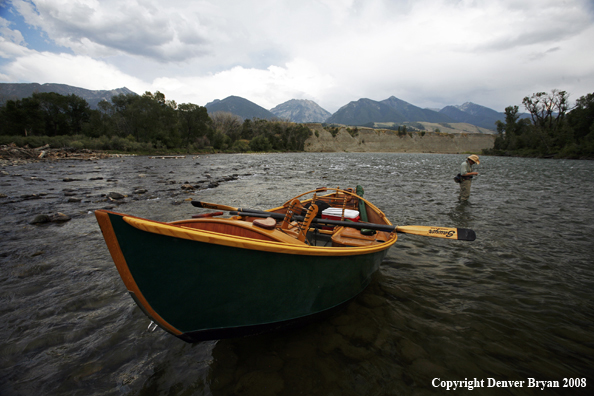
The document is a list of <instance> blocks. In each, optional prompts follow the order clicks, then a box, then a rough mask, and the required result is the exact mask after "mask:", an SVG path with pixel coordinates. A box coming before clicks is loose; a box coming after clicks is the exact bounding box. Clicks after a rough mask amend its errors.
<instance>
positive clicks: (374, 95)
mask: <svg viewBox="0 0 594 396" xmlns="http://www.w3.org/2000/svg"><path fill="white" fill-rule="evenodd" d="M13 4H14V8H15V9H16V10H18V12H20V13H21V14H22V15H23V17H24V18H25V20H26V21H27V23H29V24H30V25H32V26H35V27H37V28H38V29H40V30H41V31H43V32H44V33H45V34H46V35H47V37H49V39H51V40H53V41H54V42H55V43H56V44H58V45H61V46H65V47H67V48H69V49H70V50H71V51H72V52H73V54H74V55H68V54H58V53H56V54H51V53H45V52H41V51H35V50H34V49H33V50H31V49H27V48H25V47H23V46H22V45H23V44H22V36H20V37H19V34H20V33H19V32H17V31H15V30H10V28H9V27H8V25H7V24H6V23H4V24H2V23H1V21H0V32H1V33H2V37H0V39H2V40H0V56H3V57H5V58H6V59H9V60H11V61H10V62H9V63H8V64H7V65H4V66H0V73H1V74H2V75H3V77H2V78H3V79H5V80H9V81H35V82H42V83H43V82H63V83H67V84H71V85H78V86H81V87H84V88H92V89H97V88H98V87H101V88H104V89H112V88H117V87H121V86H127V87H128V88H130V89H133V90H135V91H137V92H138V93H142V92H144V91H145V90H151V91H154V90H157V89H159V90H161V91H162V92H164V93H165V94H166V96H167V98H168V99H174V100H176V101H177V102H179V103H181V102H192V103H196V104H201V105H202V104H205V103H207V102H209V101H212V100H214V99H217V98H218V99H222V98H225V97H227V96H229V95H238V96H242V97H245V98H246V99H249V100H252V101H254V102H255V103H258V104H259V105H261V106H263V107H266V108H271V107H274V106H276V105H277V104H279V103H281V102H283V101H285V100H289V99H292V98H307V99H312V100H314V101H316V102H318V103H319V104H320V105H321V106H322V107H324V108H326V109H327V110H329V111H336V110H337V109H338V108H339V107H341V106H342V105H344V104H346V103H348V102H349V101H352V100H357V99H359V98H361V97H368V98H371V99H375V100H382V99H385V98H387V97H389V96H391V95H394V96H397V97H399V98H400V99H403V100H406V101H408V102H411V103H413V104H415V105H418V106H422V107H425V106H427V107H442V106H445V105H448V104H461V103H462V102H465V101H473V102H475V103H479V104H482V105H485V106H489V107H492V108H494V109H496V110H499V111H502V110H503V108H504V107H506V106H508V105H511V104H518V103H519V102H520V101H521V99H522V97H523V96H526V95H530V94H531V93H532V92H536V90H544V91H549V90H551V89H553V88H559V89H564V90H567V91H569V92H571V93H572V97H574V98H577V97H579V96H581V95H584V94H586V93H588V92H592V91H593V90H594V89H593V87H594V57H593V56H592V55H591V54H592V53H594V42H593V41H592V40H591V37H593V36H594V30H593V24H592V22H593V20H594V13H593V8H592V7H591V5H590V3H589V2H588V1H587V0H567V1H565V2H564V3H563V4H561V3H559V2H558V1H553V0H526V1H523V2H521V3H518V2H516V1H512V0H503V1H487V0H462V1H452V0H420V1H414V2H412V1H389V0H340V1H338V0H303V1H300V2H294V1H288V0H287V1H280V0H259V1H249V0H246V1H234V0H217V1H214V0H202V1H190V0H187V1H173V0H172V1H169V2H166V3H165V2H161V1H158V0H144V1H141V0H131V1H126V2H122V1H119V0H105V1H98V0H79V1H76V2H73V1H70V0H34V2H33V3H32V2H30V1H25V0H13ZM6 29H8V30H6ZM38 62H43V63H42V64H43V67H41V66H40V63H38Z"/></svg>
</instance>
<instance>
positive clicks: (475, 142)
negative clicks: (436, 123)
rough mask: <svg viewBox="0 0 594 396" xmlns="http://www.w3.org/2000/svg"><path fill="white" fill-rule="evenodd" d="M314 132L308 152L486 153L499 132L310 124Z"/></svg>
mask: <svg viewBox="0 0 594 396" xmlns="http://www.w3.org/2000/svg"><path fill="white" fill-rule="evenodd" d="M308 127H309V128H310V129H312V130H313V131H314V134H313V135H312V136H310V137H309V138H308V139H307V140H306V141H305V151H308V152H341V151H344V152H367V153H434V154H435V153H437V154H461V153H478V154H480V153H482V152H483V150H488V149H492V148H493V146H494V144H495V137H496V136H495V135H492V134H482V133H443V132H426V131H413V132H398V131H394V130H389V129H373V128H363V127H352V128H351V127H348V128H347V127H345V126H342V127H338V128H336V129H334V130H333V131H332V133H331V132H329V131H328V130H326V129H324V128H323V127H322V125H321V124H308Z"/></svg>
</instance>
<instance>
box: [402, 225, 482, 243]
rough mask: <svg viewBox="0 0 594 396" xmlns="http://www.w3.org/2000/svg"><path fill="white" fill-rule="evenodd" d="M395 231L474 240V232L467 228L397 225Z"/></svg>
mask: <svg viewBox="0 0 594 396" xmlns="http://www.w3.org/2000/svg"><path fill="white" fill-rule="evenodd" d="M396 231H397V232H402V233H405V234H413V235H421V236H429V237H434V238H445V239H458V240H461V241H474V240H475V239H476V234H475V233H474V231H473V230H470V229H468V228H449V227H429V226H398V227H396Z"/></svg>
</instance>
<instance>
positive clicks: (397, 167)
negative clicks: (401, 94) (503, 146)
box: [0, 153, 594, 396]
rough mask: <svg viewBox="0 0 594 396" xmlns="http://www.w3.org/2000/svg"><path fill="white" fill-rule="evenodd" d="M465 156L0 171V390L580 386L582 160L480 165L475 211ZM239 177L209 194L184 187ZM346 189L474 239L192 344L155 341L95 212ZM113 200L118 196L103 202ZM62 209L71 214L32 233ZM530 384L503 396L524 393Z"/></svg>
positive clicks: (412, 239) (591, 345)
mask: <svg viewBox="0 0 594 396" xmlns="http://www.w3.org/2000/svg"><path fill="white" fill-rule="evenodd" d="M462 159H463V156H456V155H438V154H432V155H429V154H387V153H382V154H374V153H349V154H345V153H317V154H313V153H300V154H266V155H211V156H201V157H198V158H190V157H188V158H186V159H185V160H169V161H168V160H150V159H148V158H125V159H110V160H101V161H97V162H62V163H53V164H41V163H39V164H29V165H23V166H18V167H5V168H3V169H2V172H1V173H0V188H1V190H0V192H1V193H2V194H4V195H6V198H0V216H1V218H2V219H3V222H2V223H1V224H0V238H1V241H2V242H1V244H0V282H1V288H0V302H1V304H0V318H1V320H0V337H1V339H2V340H3V341H2V344H1V345H0V394H2V395H38V394H57V395H61V394H63V395H71V394H77V393H78V394H84V395H91V394H97V395H109V394H117V395H121V394H138V395H153V394H169V395H193V394H195V395H203V394H204V395H215V396H216V395H232V394H233V395H293V394H294V395H298V394H308V395H391V394H394V395H403V394H404V395H408V394H432V393H436V394H437V393H443V392H444V389H443V388H434V387H433V386H432V380H433V379H434V378H440V379H442V380H446V381H447V380H450V381H452V380H464V379H465V378H468V379H472V378H478V379H479V380H480V379H484V380H485V381H487V379H488V378H494V379H496V380H498V381H502V380H520V381H527V379H528V378H536V379H537V380H550V381H561V385H563V382H562V380H563V378H570V377H571V378H587V383H588V384H590V391H591V386H592V384H594V383H593V382H592V381H594V376H592V374H593V372H594V370H593V368H594V335H593V334H594V303H593V302H592V301H593V297H594V292H593V291H594V273H593V268H592V264H593V262H594V260H593V259H594V253H592V246H594V236H593V235H594V211H593V210H592V208H594V183H593V182H592V180H594V177H593V176H594V163H592V162H588V161H563V160H559V161H557V160H555V161H553V160H538V159H519V158H496V157H484V156H483V157H481V165H480V167H479V172H480V174H481V176H479V177H478V178H476V179H475V180H474V181H473V186H472V193H471V198H470V203H468V204H460V203H459V202H458V201H457V196H458V185H457V184H455V183H454V182H453V180H452V177H453V175H454V174H455V173H457V167H458V165H459V163H460V162H461V160H462ZM568 173H570V174H571V175H572V176H571V178H567V177H566V175H567V174H568ZM234 174H235V175H236V180H232V181H226V182H223V181H221V183H220V185H219V186H218V187H216V188H211V189H207V190H194V192H192V191H188V190H182V189H181V185H183V184H193V185H203V183H204V182H206V181H208V182H211V181H213V180H222V178H223V177H225V176H229V175H234ZM66 178H69V179H71V180H72V179H74V181H69V182H65V181H64V180H65V179H66ZM357 184H361V185H363V186H364V187H365V190H366V192H365V194H366V197H367V198H368V199H369V200H370V201H371V202H373V203H375V204H376V205H377V206H379V207H380V208H381V209H382V210H384V212H385V213H386V215H387V216H388V218H389V219H391V221H392V222H393V223H394V224H398V225H415V224H419V225H441V226H451V227H463V228H471V229H473V230H475V231H476V234H477V240H476V241H474V242H461V241H446V240H442V239H437V238H427V237H420V236H412V235H404V234H399V240H398V242H397V243H396V245H395V246H394V247H392V248H391V249H390V250H389V252H388V255H387V258H386V260H385V261H384V263H383V264H382V267H381V269H380V271H379V272H378V273H377V274H376V276H375V279H374V281H373V282H372V284H371V285H370V286H369V287H368V288H367V289H366V290H365V291H364V292H363V293H362V294H361V295H359V296H358V297H357V298H355V299H354V300H353V301H352V302H351V303H350V304H348V305H347V306H346V307H345V308H344V309H343V310H342V311H340V312H339V313H337V314H335V315H333V316H331V317H329V318H327V319H326V320H322V321H319V322H316V323H314V324H311V325H309V326H307V327H304V328H301V329H296V330H292V331H289V332H279V333H271V334H266V335H261V336H256V337H250V338H242V339H233V340H222V341H212V342H204V343H200V344H194V345H190V344H186V343H184V342H182V341H180V340H177V339H176V338H174V337H172V336H170V335H168V334H165V333H163V332H161V331H160V330H156V331H154V332H150V331H148V330H147V326H148V324H149V323H150V321H149V320H148V319H147V318H146V317H145V316H144V315H143V314H142V313H141V312H140V310H139V309H138V308H137V307H136V306H135V305H134V303H133V302H132V300H131V299H130V297H129V296H128V294H127V292H126V290H125V288H124V286H123V283H122V282H121V280H120V279H119V276H118V274H117V271H116V270H115V267H114V266H113V263H112V261H111V258H110V257H109V253H108V252H107V249H106V247H105V244H104V242H103V239H102V237H101V234H100V231H99V228H98V226H97V224H96V222H95V220H94V216H93V215H92V210H94V209H97V208H101V207H106V206H113V207H114V210H116V211H121V212H124V213H129V214H132V215H137V216H143V217H149V218H152V219H155V220H160V221H171V220H175V219H181V218H186V217H189V216H190V215H191V214H194V213H196V212H197V210H196V208H193V207H191V206H190V205H189V204H188V203H187V202H185V199H186V198H188V197H193V198H194V199H200V200H204V201H207V202H217V203H221V204H226V205H230V206H236V207H248V208H256V209H265V208H268V207H271V206H276V205H278V204H279V203H282V202H285V201H286V200H287V199H289V198H290V197H292V196H293V195H296V194H298V193H300V192H303V191H305V190H310V189H312V188H315V187H319V186H323V185H326V186H329V187H336V186H341V187H348V186H355V185H357ZM142 190H146V192H142V193H138V191H142ZM111 191H116V192H120V193H122V194H126V195H128V197H127V198H126V199H125V200H124V202H126V203H117V202H111V201H109V200H106V197H105V194H107V193H109V192H111ZM72 197H74V198H80V200H78V201H77V200H71V202H69V199H70V198H72ZM56 212H62V213H66V214H68V215H69V216H71V217H72V220H71V221H69V222H67V223H64V224H55V223H49V224H44V225H41V226H33V225H30V224H29V221H30V220H31V219H32V218H33V217H35V215H37V214H51V213H56ZM526 386H527V383H526V384H525V385H524V388H523V389H519V390H515V391H511V392H510V393H512V394H532V393H533V391H534V390H533V389H528V388H526ZM477 391H478V392H479V393H478V394H490V393H492V394H501V393H505V392H506V391H509V389H497V388H485V389H475V390H474V391H473V392H475V393H476V392H477ZM537 393H538V394H541V393H542V394H567V392H564V389H563V388H557V389H548V390H547V391H545V392H544V393H543V392H542V391H540V390H539V391H538V392H537ZM571 394H590V392H588V388H573V389H571Z"/></svg>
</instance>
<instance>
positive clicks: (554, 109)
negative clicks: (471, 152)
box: [485, 89, 594, 158]
mask: <svg viewBox="0 0 594 396" xmlns="http://www.w3.org/2000/svg"><path fill="white" fill-rule="evenodd" d="M568 99H569V94H568V93H567V92H566V91H560V90H557V89H554V90H552V91H551V92H550V93H546V92H537V93H534V94H532V95H531V96H526V97H525V98H524V99H523V100H522V104H523V105H524V107H525V109H526V110H527V111H528V114H529V117H528V118H522V117H521V114H520V113H519V107H518V106H509V107H506V108H505V121H504V122H502V121H497V123H496V126H497V132H498V136H497V138H496V139H495V145H494V147H493V149H492V150H485V152H486V154H495V155H516V156H531V157H556V158H594V93H591V94H587V95H585V96H582V97H580V98H579V99H578V100H577V101H576V104H575V106H574V107H573V108H571V109H570V108H569V101H568Z"/></svg>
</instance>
